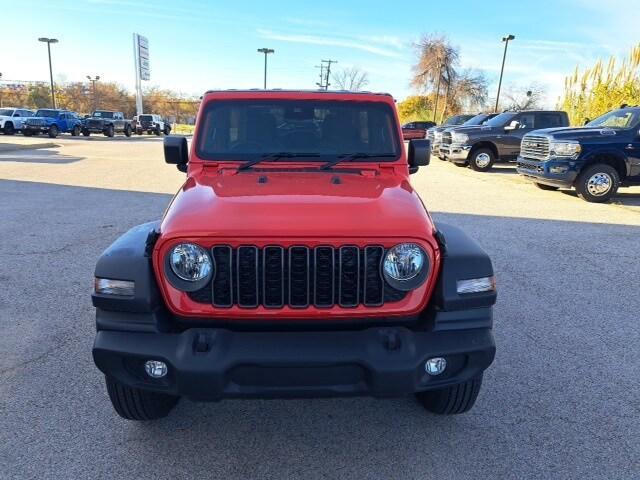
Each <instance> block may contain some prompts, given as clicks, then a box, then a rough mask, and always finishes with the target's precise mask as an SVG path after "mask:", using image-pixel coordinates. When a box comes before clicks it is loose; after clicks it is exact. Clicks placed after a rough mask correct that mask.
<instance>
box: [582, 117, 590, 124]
mask: <svg viewBox="0 0 640 480" xmlns="http://www.w3.org/2000/svg"><path fill="white" fill-rule="evenodd" d="M590 121H591V119H590V118H585V119H584V123H583V124H582V125H586V124H587V123H589V122H590Z"/></svg>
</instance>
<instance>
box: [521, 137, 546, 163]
mask: <svg viewBox="0 0 640 480" xmlns="http://www.w3.org/2000/svg"><path fill="white" fill-rule="evenodd" d="M520 155H522V156H523V157H525V158H534V159H537V160H548V159H549V139H548V138H547V137H541V136H537V135H525V136H524V138H523V139H522V144H521V145H520Z"/></svg>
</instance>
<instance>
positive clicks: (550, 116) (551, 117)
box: [536, 113, 562, 128]
mask: <svg viewBox="0 0 640 480" xmlns="http://www.w3.org/2000/svg"><path fill="white" fill-rule="evenodd" d="M561 126H562V117H561V115H560V114H559V113H539V114H538V121H537V125H536V128H553V127H561Z"/></svg>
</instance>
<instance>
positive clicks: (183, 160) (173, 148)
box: [164, 135, 189, 172]
mask: <svg viewBox="0 0 640 480" xmlns="http://www.w3.org/2000/svg"><path fill="white" fill-rule="evenodd" d="M164 161H165V162H167V163H169V164H171V165H175V166H176V167H177V169H178V170H180V171H181V172H186V171H187V163H189V147H188V146H187V137H182V136H179V135H170V136H168V137H165V138H164Z"/></svg>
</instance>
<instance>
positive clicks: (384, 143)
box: [197, 100, 400, 161]
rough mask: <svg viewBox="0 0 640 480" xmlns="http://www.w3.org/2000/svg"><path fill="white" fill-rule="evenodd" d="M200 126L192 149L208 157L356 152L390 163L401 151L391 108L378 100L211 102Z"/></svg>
mask: <svg viewBox="0 0 640 480" xmlns="http://www.w3.org/2000/svg"><path fill="white" fill-rule="evenodd" d="M201 125H202V128H201V133H200V135H199V138H198V145H197V152H198V156H199V157H200V158H204V159H208V160H214V159H215V160H241V159H246V158H248V157H259V156H263V155H270V154H283V153H288V154H294V155H298V156H299V157H300V158H299V159H301V160H304V157H305V155H308V157H309V158H308V159H316V160H317V159H318V158H319V157H321V158H322V159H324V158H336V157H338V156H339V155H346V154H353V153H357V154H362V155H363V157H364V156H365V155H366V157H375V156H385V157H389V158H380V159H375V160H376V161H393V160H394V159H395V158H397V156H398V155H399V152H400V142H399V140H398V138H397V131H396V127H395V119H394V115H393V112H392V111H391V108H389V106H388V105H386V104H383V103H373V102H345V101H327V100H245V101H242V100H239V101H214V102H211V103H210V104H209V105H208V106H207V107H206V110H205V112H204V114H203V117H202V124H201ZM366 157H364V158H366ZM299 159H297V160H299ZM297 160H296V161H297ZM360 160H362V158H360Z"/></svg>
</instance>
